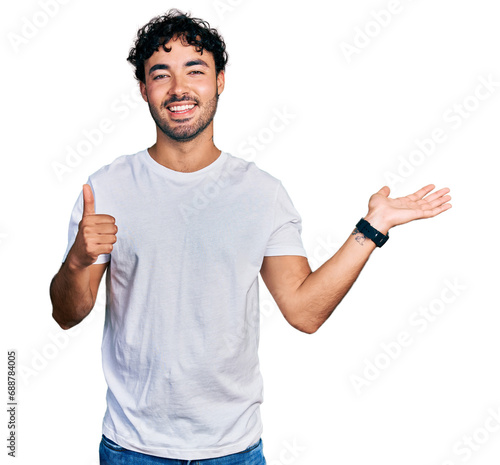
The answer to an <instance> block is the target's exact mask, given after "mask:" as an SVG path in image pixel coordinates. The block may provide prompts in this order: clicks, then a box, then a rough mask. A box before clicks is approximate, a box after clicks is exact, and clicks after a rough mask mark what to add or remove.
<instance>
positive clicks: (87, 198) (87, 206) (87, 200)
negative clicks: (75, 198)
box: [83, 184, 95, 216]
mask: <svg viewBox="0 0 500 465" xmlns="http://www.w3.org/2000/svg"><path fill="white" fill-rule="evenodd" d="M94 214H95V208H94V194H92V189H91V188H90V186H89V185H88V184H84V185H83V216H88V215H94Z"/></svg>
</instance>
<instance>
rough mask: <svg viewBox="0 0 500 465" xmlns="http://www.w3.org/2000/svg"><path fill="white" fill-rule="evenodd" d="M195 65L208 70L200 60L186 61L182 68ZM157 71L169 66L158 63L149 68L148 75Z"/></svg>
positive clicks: (205, 64)
mask: <svg viewBox="0 0 500 465" xmlns="http://www.w3.org/2000/svg"><path fill="white" fill-rule="evenodd" d="M197 65H201V66H205V67H206V68H210V66H208V65H207V63H206V62H205V61H203V60H202V59H201V58H198V59H197V60H189V61H186V63H184V66H197ZM157 69H170V66H169V65H167V64H165V63H158V64H157V65H154V66H152V67H151V69H150V70H149V73H148V74H151V73H152V72H153V71H156V70H157Z"/></svg>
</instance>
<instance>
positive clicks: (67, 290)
mask: <svg viewBox="0 0 500 465" xmlns="http://www.w3.org/2000/svg"><path fill="white" fill-rule="evenodd" d="M50 298H51V300H52V309H53V310H52V317H53V318H54V320H55V321H56V322H57V323H58V324H59V326H61V328H63V329H69V328H71V327H73V326H75V325H77V324H78V323H80V321H82V320H83V319H84V318H85V317H86V316H87V315H88V314H89V313H90V311H91V310H92V308H93V306H94V302H95V298H94V296H93V295H92V291H91V288H90V271H89V268H88V267H87V268H83V269H79V268H76V267H74V266H72V265H71V263H70V261H69V260H66V261H65V262H64V263H63V265H62V266H61V268H60V270H59V271H58V273H57V274H56V275H55V276H54V278H53V279H52V282H51V284H50Z"/></svg>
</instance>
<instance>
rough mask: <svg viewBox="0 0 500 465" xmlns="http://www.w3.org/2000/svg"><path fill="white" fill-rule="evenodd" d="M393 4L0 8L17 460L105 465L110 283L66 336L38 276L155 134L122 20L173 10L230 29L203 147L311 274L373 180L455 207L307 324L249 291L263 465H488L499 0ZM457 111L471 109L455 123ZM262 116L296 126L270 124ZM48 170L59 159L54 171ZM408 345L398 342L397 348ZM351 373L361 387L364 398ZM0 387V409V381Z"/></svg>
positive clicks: (396, 244) (493, 371)
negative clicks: (222, 160) (267, 210)
mask: <svg viewBox="0 0 500 465" xmlns="http://www.w3.org/2000/svg"><path fill="white" fill-rule="evenodd" d="M397 3H398V2H394V1H392V2H391V1H389V0H384V1H380V0H378V1H357V2H351V1H347V0H345V1H332V2H322V1H320V0H309V1H307V2H302V1H301V2H295V1H284V0H280V1H276V0H274V1H273V2H269V1H266V0H252V1H250V0H247V1H238V0H231V1H230V0H220V1H215V0H212V1H203V2H202V1H201V0H198V1H195V0H193V1H185V0H179V1H177V2H176V4H169V3H168V2H160V1H153V0H143V1H141V2H124V1H117V0H113V1H107V2H98V1H96V0H87V1H85V2H83V1H77V0H73V1H66V4H65V5H62V4H58V5H59V6H58V8H57V11H55V9H54V8H53V9H52V12H51V16H50V17H49V16H48V14H47V13H43V11H44V10H43V8H42V1H34V0H26V1H23V2H15V3H14V2H11V3H10V4H9V13H8V14H4V15H2V17H1V19H0V21H1V28H2V37H3V41H2V44H1V45H2V57H3V66H2V73H1V80H2V86H1V92H2V113H3V123H2V132H3V136H2V161H1V164H2V169H1V170H0V176H1V179H0V186H1V187H0V188H1V197H0V198H1V212H2V214H1V217H0V241H1V242H0V256H1V261H2V267H1V273H2V275H1V281H0V282H1V285H2V291H1V295H2V301H3V302H2V322H1V331H2V345H3V352H2V357H3V363H2V365H3V366H4V370H5V371H6V366H7V350H11V349H14V350H16V351H17V354H18V356H17V360H18V366H19V368H20V373H19V374H18V377H17V379H18V384H17V389H18V391H17V400H18V402H19V404H18V416H17V427H18V429H17V439H18V444H17V455H18V458H17V460H16V461H15V462H14V461H13V460H11V461H12V463H17V464H23V465H24V464H26V465H28V464H29V465H31V464H33V463H50V464H51V465H59V464H61V465H67V464H72V465H95V464H97V463H98V444H99V441H100V436H101V423H102V417H103V415H104V411H105V393H106V385H105V381H104V377H103V374H102V369H101V358H100V356H101V352H100V344H101V337H102V327H103V321H104V293H103V291H104V285H102V286H101V289H100V296H99V299H98V303H97V305H96V307H95V308H94V310H93V311H92V312H91V314H90V315H89V316H88V317H87V319H85V320H84V321H83V322H82V323H81V324H80V325H78V326H77V327H75V328H73V329H71V330H69V331H63V330H61V329H60V328H59V326H58V325H57V324H56V323H55V322H54V321H53V320H52V317H51V312H52V309H51V303H50V298H49V284H50V281H51V279H52V277H53V275H54V274H55V273H56V272H57V270H58V269H59V266H60V264H61V259H62V256H63V254H64V251H65V249H66V241H67V226H68V222H69V216H70V212H71V208H72V207H73V205H74V202H75V200H76V198H77V196H78V194H79V192H80V189H81V187H82V184H83V183H84V182H86V180H87V177H88V175H89V174H91V173H93V172H94V171H96V170H97V169H99V168H100V167H101V166H103V165H105V164H108V163H110V162H111V161H112V160H114V159H115V158H116V157H118V156H120V155H123V154H131V153H135V152H137V151H139V150H141V149H143V148H145V147H148V146H150V145H152V144H153V143H154V140H155V131H154V124H153V121H152V119H151V117H150V115H149V111H148V109H147V105H146V104H145V103H144V102H138V101H137V95H138V93H137V84H136V82H135V80H134V77H133V72H132V68H131V66H130V65H129V64H128V63H127V62H126V57H127V55H128V51H129V48H130V46H131V45H132V42H133V40H134V37H135V34H136V31H137V29H138V28H139V27H141V26H142V25H143V24H145V23H146V22H147V21H148V20H149V19H150V18H152V17H153V16H155V15H158V14H161V13H163V12H165V11H166V10H167V9H168V8H169V7H177V8H180V9H182V10H184V11H190V12H191V13H192V14H193V16H196V17H201V18H203V19H205V20H207V21H208V22H209V23H210V25H211V26H213V27H217V28H218V29H219V31H220V32H221V33H222V35H223V36H224V38H225V41H226V43H227V48H228V52H229V64H228V67H227V70H226V88H225V90H224V92H223V94H222V95H221V98H220V100H219V109H218V113H217V116H216V118H215V142H216V145H217V146H218V147H219V148H221V149H223V150H225V151H228V152H230V153H232V154H234V155H238V156H242V157H243V158H245V157H247V159H249V160H251V161H255V162H256V163H257V165H258V166H259V167H260V168H262V169H264V170H266V171H268V172H270V173H271V174H273V175H274V176H276V177H277V178H279V179H281V180H282V182H283V184H284V186H285V188H286V189H287V191H288V193H289V194H290V197H291V198H292V200H293V202H294V204H295V206H296V208H297V210H298V211H299V212H300V214H301V215H302V220H303V234H302V237H303V242H304V245H305V247H306V250H307V252H308V255H309V260H310V263H311V266H312V267H313V269H316V268H317V267H318V266H319V265H321V264H322V263H323V262H324V261H326V259H328V258H329V257H330V256H332V255H333V254H334V253H335V251H336V250H337V249H338V248H339V247H340V246H341V245H342V243H343V242H344V241H345V240H346V239H347V238H348V237H349V234H350V233H351V231H352V229H353V227H354V225H355V223H356V222H357V221H358V220H359V218H361V217H362V216H364V215H365V214H366V213H367V205H368V199H369V197H370V195H372V194H373V193H374V192H376V191H378V190H379V189H380V188H381V187H382V186H383V185H385V184H388V183H389V178H388V177H387V173H388V172H392V173H394V174H398V170H400V173H403V174H404V176H401V177H400V178H399V180H398V181H399V182H392V181H391V183H390V184H388V185H390V187H391V189H392V191H391V194H390V196H391V197H398V196H404V195H407V194H410V193H413V192H415V191H416V190H418V189H419V188H420V187H422V186H424V185H426V184H429V183H433V184H435V185H436V189H439V188H441V187H449V188H450V189H451V195H452V197H453V199H452V202H451V203H452V204H453V208H452V209H451V210H449V211H447V212H445V213H443V214H442V215H440V216H438V217H436V218H433V219H428V220H420V221H416V222H413V223H410V224H406V225H402V226H398V227H396V228H394V229H392V230H391V231H390V237H391V238H390V240H389V242H388V243H387V244H386V245H385V246H384V247H383V248H382V249H376V250H375V251H374V253H373V254H372V256H371V257H370V259H369V261H368V263H367V264H366V266H365V268H364V269H363V271H362V273H361V275H360V277H359V278H358V280H357V282H356V283H355V284H354V286H353V288H352V290H351V291H350V292H349V294H348V295H347V296H346V297H345V299H344V300H343V301H342V303H341V304H340V306H339V307H338V308H337V309H336V310H335V312H334V313H333V314H332V316H331V317H330V318H329V319H328V320H327V321H326V323H325V324H324V325H323V326H322V327H321V328H320V329H319V331H318V332H316V333H315V334H312V335H307V334H304V333H300V332H298V331H297V330H295V329H293V328H292V327H291V326H289V325H288V324H287V322H286V321H285V319H284V318H283V316H282V315H281V313H280V312H279V310H278V308H277V307H276V305H275V304H274V302H273V300H272V298H271V297H270V295H269V293H268V292H267V289H266V288H265V286H264V285H263V283H262V281H261V304H262V313H261V345H260V351H259V354H260V359H261V369H262V373H263V377H264V398H265V400H264V403H263V404H262V407H261V408H262V415H263V422H264V434H263V441H264V454H265V456H266V459H267V462H268V464H270V465H278V464H282V465H289V464H294V465H311V464H318V463H328V464H330V463H331V464H340V463H342V464H343V465H359V464H362V463H384V464H386V465H393V464H394V465H396V464H397V465H399V464H401V463H405V464H407V465H412V464H418V465H421V464H424V463H425V464H427V465H455V464H460V463H469V464H485V465H491V464H492V463H497V462H498V457H499V455H500V399H499V393H500V375H499V368H498V367H499V363H498V360H499V353H500V338H499V337H498V328H499V323H500V317H499V316H498V311H499V304H498V263H499V258H500V257H499V252H498V243H497V234H498V226H499V221H498V214H497V208H495V207H496V206H497V202H496V198H495V197H494V194H496V192H495V191H496V190H495V191H494V182H495V181H496V180H497V172H498V170H497V167H498V161H497V160H498V154H499V148H500V142H499V139H498V129H499V124H498V123H499V116H500V95H498V94H500V87H499V84H498V83H500V69H499V65H498V57H499V47H498V44H499V43H500V29H499V28H498V11H496V8H495V7H496V2H494V1H492V0H475V1H474V2H471V1H463V0H414V1H410V0H401V2H399V6H397ZM326 5H328V6H326ZM395 6H397V8H395ZM388 8H392V9H393V11H396V10H397V11H398V12H397V13H396V12H394V13H393V14H391V16H390V21H389V19H388V18H387V14H386V15H385V16H384V15H383V14H377V13H378V12H380V11H381V10H386V11H387V10H388ZM375 17H378V18H379V22H382V21H383V18H385V20H384V21H385V25H384V26H377V24H376V23H375V22H374V21H375ZM44 18H45V19H46V20H47V21H44ZM35 21H36V22H37V23H38V25H39V26H36V25H35V26H33V25H32V26H29V25H28V23H30V24H33V22H35ZM363 31H366V32H367V33H369V34H370V35H369V36H364V37H362V35H363V34H364V32H363ZM370 36H371V37H370ZM342 44H343V46H344V48H345V47H347V46H348V45H347V44H349V46H351V47H354V46H355V44H357V45H358V46H359V47H358V50H357V51H358V52H359V53H354V54H352V55H349V54H347V53H344V52H343V51H342ZM351 50H352V49H351ZM480 79H483V80H488V79H489V80H490V81H492V82H496V83H497V84H496V86H495V85H492V89H491V90H490V92H489V94H488V92H487V91H486V90H485V88H481V89H480V90H479V92H482V93H481V94H480V95H481V96H482V98H483V100H478V99H477V98H476V97H475V92H476V89H478V86H480V85H481V81H480ZM126 99H128V100H126ZM127 101H128V103H126V102H127ZM457 105H460V106H464V105H465V107H464V108H466V109H465V110H463V111H464V112H465V113H462V115H463V116H461V117H457V116H456V114H455V116H454V119H452V118H451V116H452V114H453V112H454V111H456V110H457V109H458V107H457ZM277 111H282V112H283V111H286V112H288V113H289V114H292V115H293V117H290V120H289V121H288V123H286V124H285V125H284V126H283V129H282V130H281V131H279V132H276V131H274V133H273V132H272V131H270V129H269V128H270V121H271V120H272V118H273V116H274V115H275V113H276V112H277ZM445 115H448V119H446V116H445ZM103 120H108V124H109V121H111V127H112V129H111V130H110V131H109V133H108V134H105V135H103V136H102V138H101V139H102V140H99V138H97V139H95V140H96V141H98V142H96V143H94V144H93V145H90V150H89V152H88V153H87V155H86V156H84V157H82V158H81V159H80V160H77V161H76V162H75V160H73V162H72V165H73V166H72V167H70V166H69V165H68V164H67V163H66V162H67V154H68V153H69V151H70V148H72V149H75V148H76V147H84V146H85V142H82V141H86V140H87V139H86V136H85V132H84V131H87V133H88V132H92V131H96V130H97V128H99V125H100V124H102V121H103ZM439 128H441V130H442V131H443V132H442V134H445V135H446V141H445V142H443V143H438V144H435V147H434V149H433V150H429V152H428V155H426V156H425V157H422V156H421V157H420V158H418V156H417V155H418V154H417V155H415V154H414V155H413V160H417V161H416V162H415V164H414V165H412V164H411V163H410V161H409V160H410V154H412V152H414V151H415V150H417V145H416V142H415V141H416V139H418V140H420V141H422V140H424V139H428V138H429V137H431V135H432V134H433V132H434V131H436V130H438V129H439ZM94 133H95V132H94ZM96 137H97V136H96ZM252 138H256V139H257V140H258V141H260V142H259V149H255V150H254V152H253V154H252V152H251V151H250V150H249V147H250V144H251V140H252ZM88 147H89V144H88V143H87V148H88ZM429 147H430V146H429ZM57 163H59V164H60V165H64V164H66V166H67V169H68V170H67V172H64V173H63V175H62V176H61V175H60V176H57V174H56V171H55V169H54V166H55V164H57ZM418 163H419V164H418ZM404 167H406V171H401V170H403V169H405V168H404ZM447 283H454V286H455V294H453V292H452V291H451V290H450V289H449V284H447ZM332 285H334V283H332ZM447 287H448V290H447ZM443 299H444V300H445V301H446V302H443ZM420 312H427V313H426V314H427V315H428V319H427V320H425V321H427V323H426V325H425V326H424V324H423V323H422V322H423V321H424V320H422V318H423V317H422V316H419V313H420ZM432 312H434V313H432ZM431 320H432V321H431ZM419 321H420V323H419V324H417V322H419ZM402 332H403V333H406V337H407V338H409V339H407V340H408V341H409V343H407V345H406V346H404V347H401V346H396V345H395V343H396V342H397V341H398V337H401V336H400V333H402ZM383 344H385V346H386V347H391V348H392V358H389V355H384V354H385V352H384V349H383V346H382V345H383ZM368 367H371V368H368ZM353 376H357V377H358V378H354V377H353ZM368 378H369V379H368ZM4 379H6V378H5V377H4ZM354 379H357V380H358V383H359V380H360V379H364V380H365V381H364V384H362V385H361V387H359V386H360V385H359V384H358V388H356V386H355V383H354V381H353V380H354ZM1 398H2V399H4V400H3V402H4V403H5V404H4V405H5V408H3V409H2V410H4V412H5V410H6V408H7V406H6V403H7V389H6V386H5V388H4V390H3V394H2V396H1ZM2 418H3V420H2V422H1V425H2V426H1V429H2V438H6V437H7V434H8V430H7V421H8V419H7V416H6V414H5V413H4V415H3V416H2ZM467 441H468V442H467ZM3 444H4V446H2V449H3V450H2V452H1V454H2V455H3V457H6V453H7V449H6V448H5V444H6V441H5V439H4V443H3ZM3 460H4V459H3V458H2V463H3ZM6 463H7V462H6Z"/></svg>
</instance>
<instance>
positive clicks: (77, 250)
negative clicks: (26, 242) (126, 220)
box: [68, 184, 118, 269]
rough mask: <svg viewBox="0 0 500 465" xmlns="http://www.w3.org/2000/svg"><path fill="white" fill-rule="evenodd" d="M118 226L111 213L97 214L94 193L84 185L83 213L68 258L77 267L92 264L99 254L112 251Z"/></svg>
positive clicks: (80, 267) (81, 267)
mask: <svg viewBox="0 0 500 465" xmlns="http://www.w3.org/2000/svg"><path fill="white" fill-rule="evenodd" d="M117 232H118V228H117V226H116V225H115V219H114V218H113V217H112V216H111V215H103V214H99V215H96V213H95V207H94V195H93V194H92V189H91V187H90V186H89V185H88V184H84V185H83V215H82V220H81V221H80V223H79V225H78V233H77V235H76V238H75V243H74V244H73V247H72V248H71V250H70V251H69V253H68V260H70V263H71V264H72V265H73V266H74V267H75V268H77V269H83V268H86V267H88V266H90V265H92V264H93V263H94V262H95V261H96V260H97V257H98V255H101V254H108V253H111V251H112V250H113V244H114V243H115V242H116V233H117Z"/></svg>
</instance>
